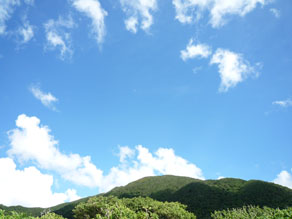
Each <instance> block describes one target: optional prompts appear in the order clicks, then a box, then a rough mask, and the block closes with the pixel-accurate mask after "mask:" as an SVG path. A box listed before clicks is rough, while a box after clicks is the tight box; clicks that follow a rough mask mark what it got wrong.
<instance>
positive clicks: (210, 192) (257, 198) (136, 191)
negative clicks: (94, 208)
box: [106, 176, 292, 219]
mask: <svg viewBox="0 0 292 219" xmlns="http://www.w3.org/2000/svg"><path fill="white" fill-rule="evenodd" d="M106 195H115V196H117V197H135V196H139V195H140V196H144V197H151V198H154V199H156V200H159V201H172V202H173V201H177V202H180V203H183V204H185V205H187V210H188V211H190V212H193V213H194V214H195V215H196V216H197V217H198V218H200V219H204V218H210V217H211V213H212V212H214V211H215V210H223V209H228V208H229V209H230V208H240V207H243V206H247V205H256V206H260V207H264V206H267V207H271V208H281V209H282V208H287V207H289V206H292V190H290V189H288V188H286V187H283V186H280V185H276V184H273V183H267V182H263V181H257V180H250V181H245V180H241V179H232V178H225V179H221V180H204V181H203V180H196V179H192V178H188V177H177V176H155V177H146V178H143V179H141V180H138V181H135V182H133V183H130V184H128V185H127V186H124V187H118V188H115V189H113V190H112V191H110V192H109V193H107V194H106Z"/></svg>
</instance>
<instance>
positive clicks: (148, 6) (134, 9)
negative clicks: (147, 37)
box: [120, 0, 157, 33]
mask: <svg viewBox="0 0 292 219" xmlns="http://www.w3.org/2000/svg"><path fill="white" fill-rule="evenodd" d="M120 3H121V5H122V9H123V11H124V12H125V13H126V15H127V16H128V18H127V19H126V20H125V25H126V29H127V30H129V31H131V32H133V33H136V32H137V29H138V25H139V24H140V28H141V29H142V30H144V31H148V30H149V28H150V27H151V25H152V24H153V16H152V13H153V12H154V11H156V10H157V0H148V1H145V0H120Z"/></svg>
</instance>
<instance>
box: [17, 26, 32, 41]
mask: <svg viewBox="0 0 292 219" xmlns="http://www.w3.org/2000/svg"><path fill="white" fill-rule="evenodd" d="M33 29H34V27H33V26H32V25H30V24H29V22H28V21H25V23H24V24H23V27H20V28H19V29H18V34H19V35H20V36H21V37H22V41H21V43H27V42H28V41H30V40H31V39H32V38H33V36H34V30H33Z"/></svg>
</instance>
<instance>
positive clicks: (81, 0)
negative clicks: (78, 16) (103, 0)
mask: <svg viewBox="0 0 292 219" xmlns="http://www.w3.org/2000/svg"><path fill="white" fill-rule="evenodd" d="M73 6H74V7H75V8H76V9H77V10H78V11H79V12H82V13H84V14H85V15H86V16H87V17H89V18H90V19H91V20H92V32H93V34H94V35H95V38H96V41H97V42H98V43H99V44H100V43H102V42H103V39H104V36H105V33H106V30H105V24H104V19H105V17H106V16H107V12H106V11H105V10H104V9H103V8H102V7H101V4H100V2H99V1H98V0H73Z"/></svg>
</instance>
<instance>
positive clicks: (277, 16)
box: [270, 8, 281, 18]
mask: <svg viewBox="0 0 292 219" xmlns="http://www.w3.org/2000/svg"><path fill="white" fill-rule="evenodd" d="M270 12H271V13H272V14H273V15H274V16H275V17H276V18H279V17H280V16H281V13H280V10H278V9H276V8H271V9H270Z"/></svg>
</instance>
